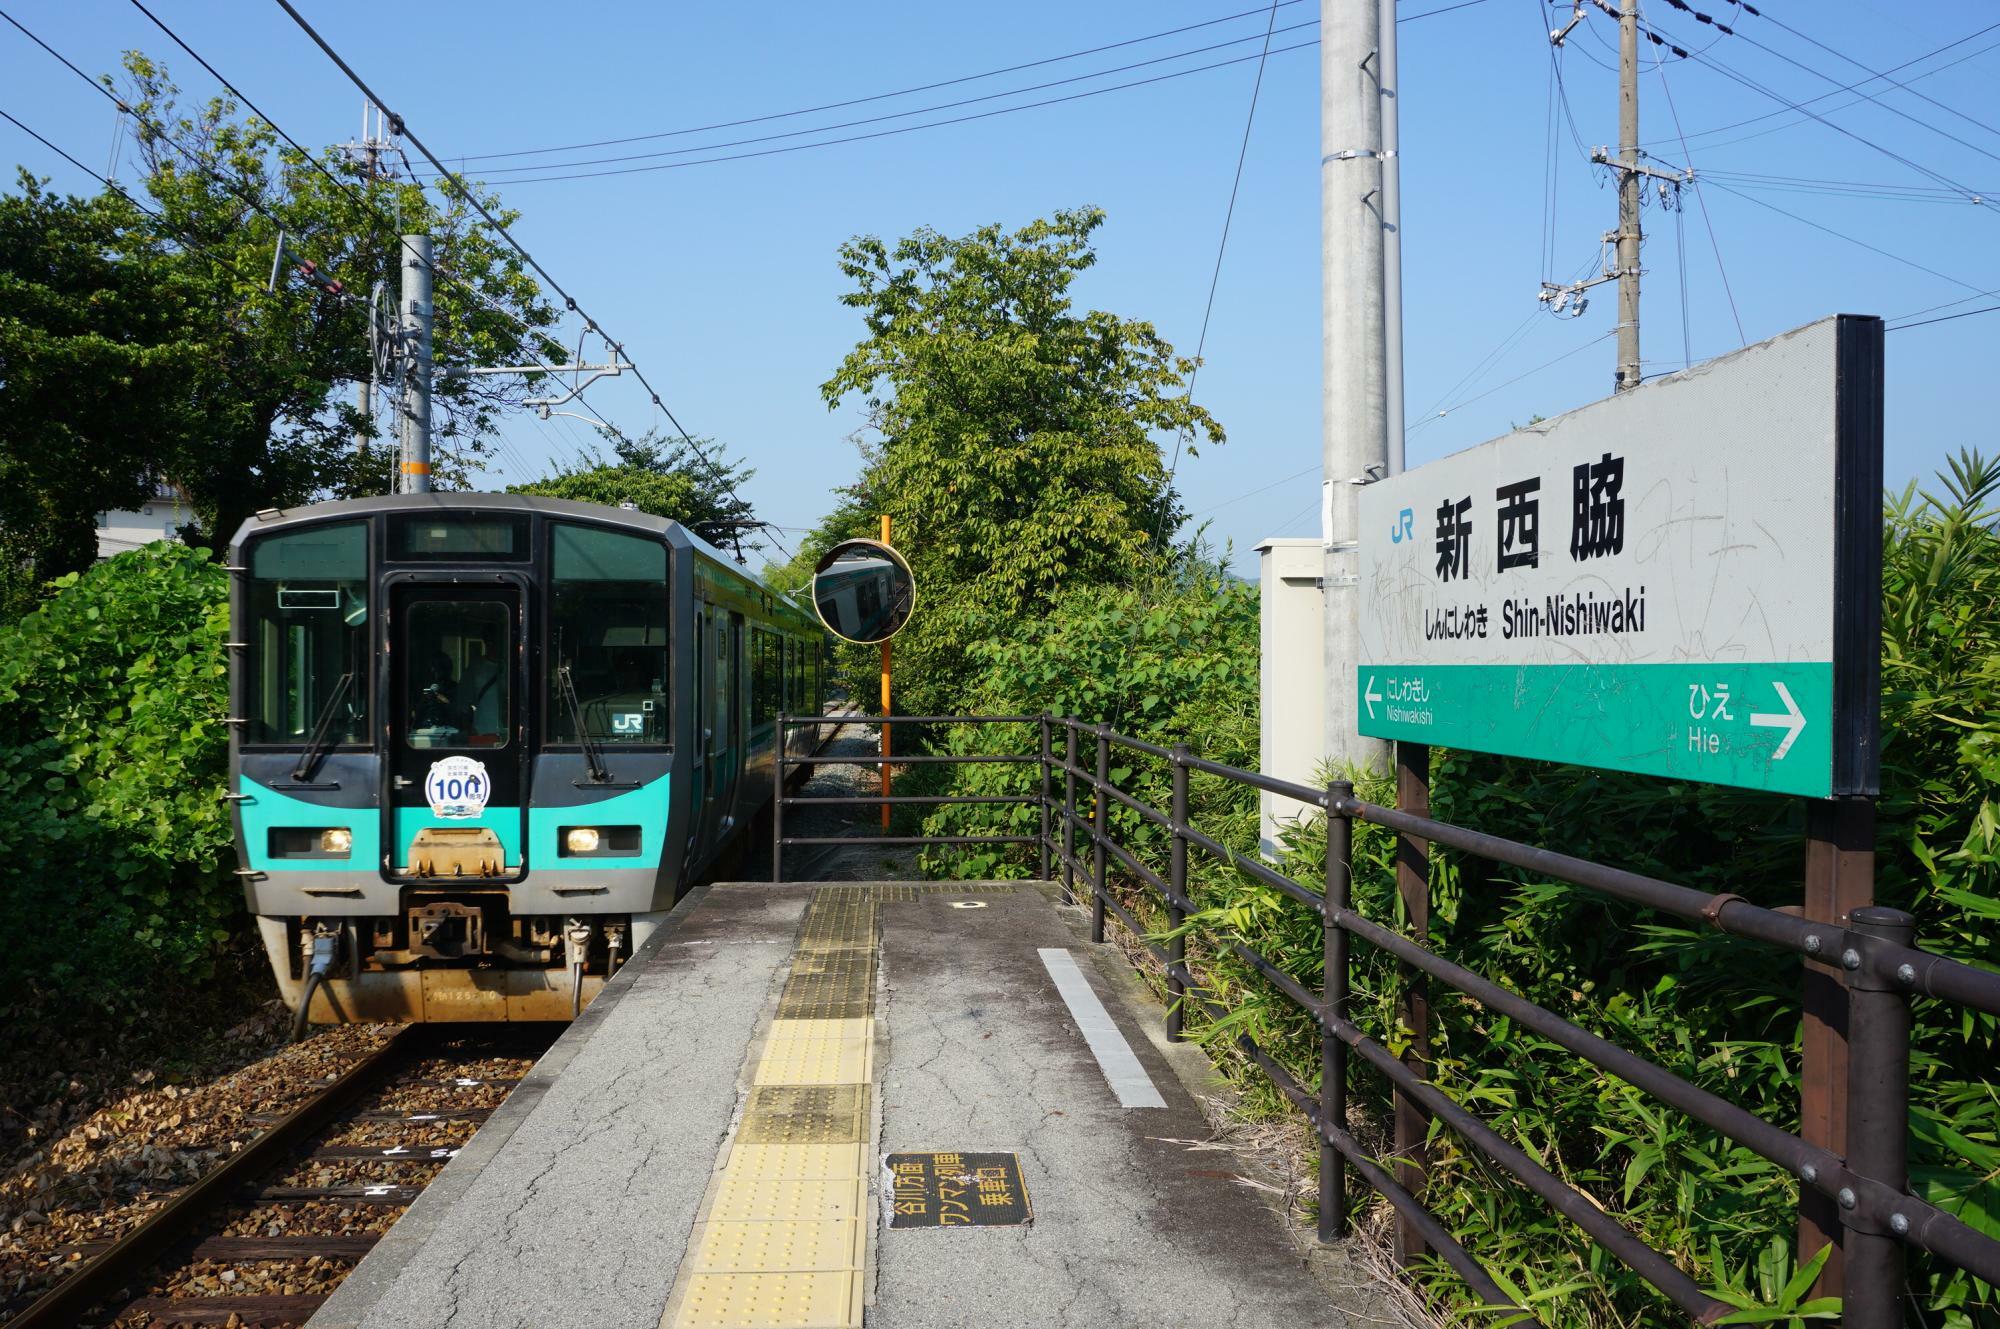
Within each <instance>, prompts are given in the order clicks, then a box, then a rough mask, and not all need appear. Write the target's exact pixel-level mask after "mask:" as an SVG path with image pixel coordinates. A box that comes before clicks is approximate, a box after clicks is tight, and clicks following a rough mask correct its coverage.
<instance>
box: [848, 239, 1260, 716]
mask: <svg viewBox="0 0 2000 1329" xmlns="http://www.w3.org/2000/svg"><path fill="white" fill-rule="evenodd" d="M1103 222H1104V213H1103V212H1102V211H1101V210H1099V209H1096V208H1078V209H1073V210H1069V211H1063V212H1058V213H1057V214H1056V215H1055V216H1054V218H1052V219H1047V220H1040V221H1036V222H1033V223H1031V224H1029V225H1028V226H1025V227H1023V228H1021V229H1020V230H1018V231H1013V232H1008V231H1005V230H1003V229H1002V228H1001V227H1000V226H998V225H989V226H983V227H981V228H979V229H978V230H976V231H974V232H972V233H971V234H969V235H965V236H960V237H956V238H954V237H948V236H943V235H939V234H938V233H937V232H935V231H932V230H928V229H925V230H920V231H918V232H917V233H915V234H914V235H911V236H909V237H908V238H907V239H904V240H902V241H899V242H898V243H897V244H896V245H895V246H894V247H893V248H891V247H890V246H888V245H886V244H884V243H883V242H882V241H881V240H879V239H877V238H875V237H873V236H863V237H858V238H856V239H854V240H851V241H849V242H848V243H847V244H845V245H843V246H842V247H841V251H840V258H841V270H842V271H843V272H844V273H845V274H846V275H847V277H848V278H849V279H850V280H851V281H852V282H853V283H854V289H853V290H852V291H850V292H849V293H848V294H847V295H845V296H843V297H841V298H842V301H843V303H845V304H847V305H848V306H849V307H851V308H854V309H857V310H859V311H861V313H862V315H863V318H864V319H865V321H866V324H867V329H868V335H867V336H866V338H864V339H863V340H862V341H861V342H860V344H859V345H857V346H856V347H855V348H854V349H853V351H851V352H849V354H848V355H847V357H846V359H844V360H843V361H842V362H841V365H840V367H839V369H838V370H837V371H836V372H835V373H834V375H833V377H832V378H830V379H828V380H827V381H826V383H824V384H823V385H822V386H821V389H820V391H821V394H822V395H823V396H824V397H825V398H826V401H827V404H828V406H829V407H836V406H838V405H839V404H840V403H841V402H842V401H844V400H846V399H847V398H849V397H852V396H859V397H861V398H862V399H863V401H864V402H865V404H866V409H867V429H866V431H865V433H864V437H863V438H862V440H861V446H862V453H863V467H862V473H861V476H860V480H859V482H858V483H857V484H856V485H855V486H854V487H853V488H852V489H851V490H849V491H847V492H846V493H845V495H844V499H845V501H844V502H843V504H842V506H841V508H840V510H839V511H838V512H837V513H836V514H835V516H834V518H832V519H830V521H829V522H828V523H826V524H825V525H824V526H823V527H822V533H823V535H824V536H825V537H827V538H835V537H847V536H869V535H874V534H875V533H876V521H877V519H878V518H879V517H880V516H883V515H886V516H888V517H889V518H890V519H891V522H892V532H891V533H892V536H893V538H894V541H895V544H896V545H897V547H898V548H900V549H902V550H903V552H904V554H905V555H906V556H907V557H908V558H909V559H910V563H911V566H912V567H913V568H914V569H915V571H916V574H917V578H918V582H919V590H918V608H917V613H916V616H915V617H914V618H913V619H912V620H911V624H910V627H909V628H908V629H907V630H906V631H905V632H904V634H903V635H902V636H901V637H899V638H898V639H897V650H898V652H899V655H898V659H899V661H900V662H901V665H900V668H899V672H900V673H902V674H903V676H904V677H905V678H907V679H908V680H909V682H908V683H907V684H906V685H905V687H904V689H903V692H902V695H903V696H904V697H905V698H907V699H908V704H909V706H910V707H912V708H914V709H916V710H920V711H933V712H939V711H945V710H950V709H953V708H954V706H955V705H957V704H960V703H962V701H963V688H964V683H965V680H966V678H967V676H968V675H967V669H968V664H967V652H968V650H969V648H970V647H971V646H972V645H973V644H974V643H976V642H978V641H981V640H983V639H985V638H986V637H988V636H992V635H995V634H997V633H1002V632H1005V631H1008V630H1011V629H1012V628H1013V627H1014V626H1017V625H1021V624H1026V623H1030V622H1032V621H1033V620H1034V619H1035V617H1036V616H1037V615H1038V614H1039V613H1040V612H1041V611H1042V610H1043V609H1044V608H1046V606H1048V605H1049V604H1050V603H1051V601H1052V598H1053V597H1054V596H1055V595H1056V594H1057V593H1058V592H1060V591H1062V590H1064V589H1066V588H1075V587H1079V586H1089V585H1102V584H1112V583H1126V582H1129V581H1130V580H1131V578H1132V577H1133V575H1134V573H1135V571H1137V570H1139V569H1140V568H1141V567H1142V566H1143V565H1145V564H1147V563H1149V562H1152V561H1153V560H1154V559H1155V558H1156V557H1157V553H1158V549H1159V547H1160V542H1161V539H1162V537H1165V536H1169V535H1171V533H1172V532H1173V531H1174V530H1175V529H1176V528H1177V527H1178V525H1179V523H1180V521H1181V518H1182V517H1183V515H1184V514H1183V512H1182V510H1181V507H1180V504H1179V501H1178V496H1177V495H1176V494H1175V492H1174V490H1173V488H1172V486H1171V484H1170V483H1169V478H1168V475H1167V468H1166V465H1165V463H1164V461H1163V459H1162V456H1161V449H1160V445H1159V442H1158V438H1159V436H1160V435H1163V434H1165V435H1173V434H1179V435H1182V436H1184V437H1185V438H1186V439H1187V441H1188V443H1189V445H1190V446H1192V445H1193V444H1194V443H1196V442H1198V441H1207V442H1213V443H1220V442H1222V441H1223V431H1222V427H1221V425H1219V424H1218V423H1217V422H1216V421H1215V420H1214V418H1213V417H1211V416H1210V415H1209V413H1208V412H1207V411H1206V410H1204V409H1203V408H1201V407H1200V406H1198V405H1196V404H1194V403H1193V402H1192V401H1190V400H1189V399H1188V396H1187V393H1186V390H1185V389H1186V383H1187V378H1188V376H1189V375H1190V374H1191V373H1192V372H1193V370H1194V367H1195V362H1194V361H1193V360H1190V359H1188V358H1186V357H1183V356H1178V355H1176V354H1175V353H1174V350H1173V347H1172V346H1171V345H1169V344H1168V343H1167V342H1166V340H1165V339H1163V338H1162V337H1161V336H1160V335H1159V333H1158V332H1156V331H1155V330H1154V328H1153V325H1152V324H1150V323H1147V322H1144V321H1142V320H1137V319H1126V318H1120V317H1118V316H1116V315H1113V314H1108V313H1104V312H1102V311H1100V310H1090V311H1086V312H1079V311H1078V310H1077V309H1076V307H1075V305H1074V303H1073V300H1072V297H1071V286H1072V285H1073V283H1074V282H1075V281H1076V279H1077V277H1078V276H1080V275H1081V274H1082V273H1083V272H1085V271H1086V270H1087V269H1089V268H1090V267H1091V265H1092V264H1093V263H1095V262H1096V252H1095V250H1094V249H1093V248H1092V242H1091V237H1092V235H1093V233H1094V232H1095V231H1096V230H1097V228H1098V227H1099V226H1101V225H1102V224H1103Z"/></svg>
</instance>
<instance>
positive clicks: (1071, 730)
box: [1062, 716, 1076, 904]
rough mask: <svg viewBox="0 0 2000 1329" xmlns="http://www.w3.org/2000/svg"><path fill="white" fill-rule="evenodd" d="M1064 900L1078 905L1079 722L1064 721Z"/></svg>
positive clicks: (1067, 718) (1065, 719)
mask: <svg viewBox="0 0 2000 1329" xmlns="http://www.w3.org/2000/svg"><path fill="white" fill-rule="evenodd" d="M1062 874H1063V875H1062V898H1063V903H1064V904H1075V903H1076V721H1075V720H1073V719H1071V718H1069V717H1068V716H1064V717H1063V814H1062Z"/></svg>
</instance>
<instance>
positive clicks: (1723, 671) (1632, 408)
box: [1353, 315, 1882, 798]
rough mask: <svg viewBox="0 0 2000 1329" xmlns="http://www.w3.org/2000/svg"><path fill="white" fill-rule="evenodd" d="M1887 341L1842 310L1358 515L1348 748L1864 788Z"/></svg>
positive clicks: (1538, 430)
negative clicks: (1391, 743)
mask: <svg viewBox="0 0 2000 1329" xmlns="http://www.w3.org/2000/svg"><path fill="white" fill-rule="evenodd" d="M1881 335H1882V334H1881V322H1880V320H1878V319H1873V318H1863V317H1857V316H1845V315H1843V316H1839V317H1836V318H1829V319H1825V320H1822V321H1821V322H1818V323H1814V324H1811V325H1809V326H1807V327H1804V328H1801V329H1798V330H1796V331H1794V332H1790V333H1786V334H1784V335H1782V336H1779V337H1775V338H1773V339H1771V340H1770V341H1767V342H1762V343H1759V344H1757V345H1755V346H1751V347H1748V348H1746V349H1744V350H1742V351H1739V352H1737V353H1735V354H1732V355H1729V356H1724V357H1721V358H1720V359H1717V360H1713V361H1709V362H1707V363H1705V364H1702V365H1699V366H1696V367H1695V368H1694V369H1692V370H1689V371H1685V372H1683V373H1680V374H1676V375H1673V376H1672V377H1669V378H1665V379H1662V380H1659V381H1657V382H1654V383H1649V384H1647V385H1645V386H1644V387H1641V388H1639V389H1636V390H1634V391H1631V392H1627V393H1624V394H1621V395H1620V396H1617V397H1614V398H1610V399H1607V400H1604V401H1600V402H1596V403H1594V404H1592V405H1589V406H1585V407H1583V408H1581V409H1579V410H1576V411H1572V412H1570V413H1569V414H1567V415H1564V416H1560V417H1558V418H1556V419H1553V420H1548V421H1544V422H1541V423H1538V424H1536V425H1534V426H1532V427H1530V428H1527V429H1522V430H1518V431H1516V432H1515V433H1513V434H1509V435H1508V436H1506V437H1504V438H1500V439H1496V440H1494V441H1492V442H1489V443H1485V444H1482V445H1480V446H1478V447H1475V448H1472V449H1470V450H1468V451H1465V452H1462V453H1458V454H1456V455H1454V456H1451V457H1447V458H1444V459H1443V460H1440V461H1436V462H1431V463H1429V464H1427V465H1424V466H1420V467H1417V468H1416V469H1414V470H1411V471H1406V472H1404V473H1403V474H1401V475H1397V476H1393V477H1390V478H1389V479H1386V480H1383V481H1381V482H1379V483H1376V484H1371V485H1367V486H1365V487H1364V488H1363V489H1362V491H1361V495H1360V511H1361V542H1360V568H1359V585H1358V588H1357V589H1358V591H1359V596H1358V600H1359V616H1360V637H1361V656H1360V658H1361V661H1362V663H1361V664H1360V666H1359V667H1358V668H1357V669H1356V671H1355V678H1354V680H1353V686H1354V687H1355V689H1356V692H1357V696H1358V697H1359V703H1360V704H1359V708H1358V710H1359V715H1360V731H1361V733H1363V734H1365V735H1369V736H1371V737H1377V738H1390V739H1402V740H1408V741H1413V742H1421V743H1430V744H1436V745H1439V746H1443V747H1458V748H1470V749H1474V750H1478V751H1484V752H1496V753H1505V754H1510V755H1515V756H1523V757H1533V758H1540V759H1544V760H1549V761H1563V762H1572V763H1575V764H1578V765H1585V766H1597V767H1606V768H1610V769H1615V770H1626V771H1638V772H1643V773H1647V774H1654V775H1663V776H1671V777H1675V778H1680V779H1688V780H1699V781H1704V782H1708V783H1714V784H1724V785H1737V786H1743V787H1748V788H1753V789H1767V790H1773V791H1779V792H1784V793H1792V794H1802V795H1807V796H1810V797H1820V798H1824V797H1830V796H1833V795H1836V794H1859V793H1872V792H1874V791H1875V789H1876V780H1877V774H1876V771H1877V763H1876V746H1877V744H1876V726H1875V715H1876V709H1877V703H1878V697H1879V678H1878V650H1879V647H1878V638H1879V633H1880V580H1881V572H1880V558H1881V466H1882V463H1881V446H1882V444H1881V440H1882V433H1881V430H1882V423H1881V422H1882V407H1881V401H1882V398H1881V383H1882V342H1881Z"/></svg>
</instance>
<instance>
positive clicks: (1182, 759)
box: [1167, 743, 1188, 1043]
mask: <svg viewBox="0 0 2000 1329" xmlns="http://www.w3.org/2000/svg"><path fill="white" fill-rule="evenodd" d="M1187 759H1188V750H1187V744H1185V743H1176V744H1174V801H1173V806H1172V813H1171V815H1170V816H1169V817H1168V820H1169V821H1171V822H1172V823H1173V829H1174V843H1173V848H1172V850H1171V851H1170V854H1171V856H1170V857H1169V858H1168V860H1167V884H1168V885H1169V886H1171V887H1173V898H1172V899H1169V900H1168V901H1167V926H1168V927H1170V928H1171V929H1173V936H1171V937H1169V938H1168V939H1167V1041H1168V1042H1169V1043H1178V1042H1180V1041H1181V1030H1182V1028H1183V1021H1182V1008H1183V1007H1184V1006H1185V1005H1186V1003H1187V986H1186V985H1185V984H1183V983H1182V982H1181V980H1180V979H1179V978H1178V977H1177V976H1176V975H1175V973H1174V971H1175V970H1176V969H1179V968H1182V967H1184V966H1185V965H1186V964H1187V938H1185V937H1183V936H1182V935H1181V934H1180V928H1181V925H1182V924H1183V923H1185V922H1187V910H1185V909H1183V908H1181V906H1180V904H1179V902H1180V901H1182V900H1185V899H1187V888H1188V885H1187V824H1188V768H1187Z"/></svg>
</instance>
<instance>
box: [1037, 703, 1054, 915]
mask: <svg viewBox="0 0 2000 1329" xmlns="http://www.w3.org/2000/svg"><path fill="white" fill-rule="evenodd" d="M1041 727H1042V799H1041V802H1039V803H1038V804H1036V805H1035V806H1036V807H1037V808H1038V809H1039V810H1040V812H1041V819H1042V834H1041V838H1040V839H1038V840H1036V841H1035V849H1036V862H1037V863H1038V864H1039V865H1040V869H1041V870H1040V871H1039V872H1037V873H1036V875H1035V880H1037V881H1047V880H1048V879H1049V763H1050V762H1051V761H1052V760H1053V759H1054V753H1055V743H1054V736H1053V735H1052V734H1051V733H1050V732H1049V713H1048V712H1047V711H1043V712H1042V726H1041Z"/></svg>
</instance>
